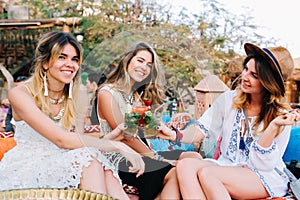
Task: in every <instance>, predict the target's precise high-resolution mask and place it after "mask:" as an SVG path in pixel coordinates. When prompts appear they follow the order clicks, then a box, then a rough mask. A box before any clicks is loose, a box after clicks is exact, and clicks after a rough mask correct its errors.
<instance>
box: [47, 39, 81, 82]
mask: <svg viewBox="0 0 300 200" xmlns="http://www.w3.org/2000/svg"><path fill="white" fill-rule="evenodd" d="M47 68H48V71H47V78H48V80H50V81H53V80H55V81H56V83H60V84H68V83H70V81H71V80H72V79H73V78H74V77H75V75H76V73H77V71H78V69H79V56H78V55H77V52H76V50H75V48H74V47H73V46H72V45H71V44H67V45H66V46H64V47H63V49H62V52H61V54H60V55H59V57H58V58H57V60H56V61H55V62H54V64H53V66H51V67H49V66H47Z"/></svg>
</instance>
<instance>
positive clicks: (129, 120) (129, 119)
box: [124, 112, 142, 138]
mask: <svg viewBox="0 0 300 200" xmlns="http://www.w3.org/2000/svg"><path fill="white" fill-rule="evenodd" d="M141 116H142V115H141V114H140V113H134V112H131V113H125V125H126V126H127V128H126V129H125V130H124V136H127V137H132V138H133V137H136V136H137V129H138V125H139V122H140V120H141Z"/></svg>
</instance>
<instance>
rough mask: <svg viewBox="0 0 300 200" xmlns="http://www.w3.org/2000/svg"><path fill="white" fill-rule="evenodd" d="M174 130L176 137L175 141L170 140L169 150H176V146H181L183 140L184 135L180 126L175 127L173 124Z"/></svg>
mask: <svg viewBox="0 0 300 200" xmlns="http://www.w3.org/2000/svg"><path fill="white" fill-rule="evenodd" d="M171 127H172V130H173V131H175V132H176V139H175V142H172V141H170V144H171V145H170V146H169V150H174V148H173V147H174V146H175V145H178V146H179V147H181V140H182V137H183V134H182V133H181V132H180V131H179V129H178V128H175V127H174V126H171Z"/></svg>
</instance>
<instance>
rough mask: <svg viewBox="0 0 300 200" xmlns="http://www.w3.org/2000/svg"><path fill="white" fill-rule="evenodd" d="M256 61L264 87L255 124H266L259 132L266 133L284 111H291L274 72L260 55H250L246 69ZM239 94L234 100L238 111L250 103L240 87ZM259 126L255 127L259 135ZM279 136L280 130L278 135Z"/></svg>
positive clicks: (247, 58)
mask: <svg viewBox="0 0 300 200" xmlns="http://www.w3.org/2000/svg"><path fill="white" fill-rule="evenodd" d="M252 58H253V59H254V60H255V69H256V72H257V76H258V79H259V81H260V82H261V84H262V85H263V87H264V91H263V94H262V96H263V100H262V105H261V111H260V113H259V116H258V117H257V118H256V121H255V123H256V124H260V123H261V122H263V123H264V126H263V129H262V130H261V131H259V132H262V131H264V130H265V129H266V128H267V126H268V125H269V123H270V122H271V121H272V120H273V119H274V118H276V117H277V116H279V115H282V114H283V110H287V109H290V107H289V105H288V104H287V103H286V102H285V99H284V96H282V95H283V94H282V92H281V88H280V86H279V84H278V82H277V80H276V78H275V76H274V73H276V72H274V71H273V70H272V69H271V66H269V63H268V62H267V61H266V60H265V59H264V58H263V57H262V56H260V55H259V54H249V55H248V56H247V57H246V58H245V60H244V63H243V66H244V67H245V66H246V64H247V63H248V62H249V60H250V59H252ZM237 91H238V94H237V96H236V97H235V98H234V101H233V107H234V108H236V109H243V108H244V107H245V106H246V105H247V103H250V101H251V100H250V95H249V94H247V93H244V92H243V91H242V90H241V88H240V85H239V86H238V87H237ZM257 128H258V126H256V127H255V131H254V134H256V135H257V134H259V132H258V130H257ZM278 134H279V130H278V133H277V135H278Z"/></svg>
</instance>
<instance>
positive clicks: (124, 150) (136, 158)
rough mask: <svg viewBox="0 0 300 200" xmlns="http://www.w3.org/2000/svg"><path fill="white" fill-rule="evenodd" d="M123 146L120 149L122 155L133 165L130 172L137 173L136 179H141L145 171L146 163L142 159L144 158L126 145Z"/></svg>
mask: <svg viewBox="0 0 300 200" xmlns="http://www.w3.org/2000/svg"><path fill="white" fill-rule="evenodd" d="M121 145H122V147H121V148H120V153H121V154H122V155H123V156H124V157H125V158H126V159H127V160H128V161H129V162H130V163H131V166H130V167H129V172H131V173H137V174H136V177H139V176H140V175H142V174H143V173H144V171H145V163H144V161H143V159H142V156H141V155H140V154H139V153H137V152H136V151H134V150H133V149H131V148H130V147H129V146H127V145H126V144H124V143H121Z"/></svg>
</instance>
